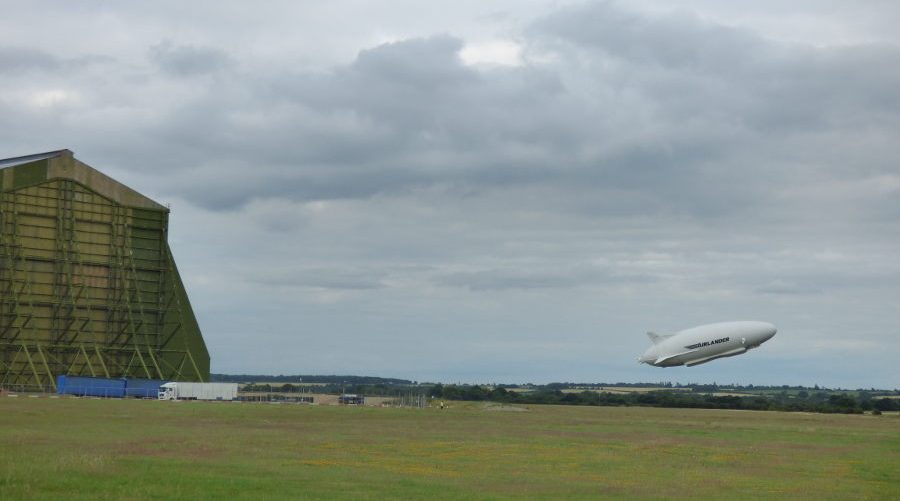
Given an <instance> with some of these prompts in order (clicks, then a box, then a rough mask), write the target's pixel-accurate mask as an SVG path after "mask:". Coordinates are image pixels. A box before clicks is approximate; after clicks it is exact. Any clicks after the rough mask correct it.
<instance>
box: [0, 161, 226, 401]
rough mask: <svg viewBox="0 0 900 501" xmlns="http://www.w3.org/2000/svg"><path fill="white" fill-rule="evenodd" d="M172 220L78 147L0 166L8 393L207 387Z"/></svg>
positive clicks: (1, 313) (0, 279)
mask: <svg viewBox="0 0 900 501" xmlns="http://www.w3.org/2000/svg"><path fill="white" fill-rule="evenodd" d="M168 217H169V210H168V208H166V207H165V206H162V205H160V204H158V203H156V202H154V201H153V200H151V199H149V198H147V197H145V196H144V195H141V194H140V193H138V192H136V191H134V190H132V189H131V188H128V187H127V186H125V185H123V184H121V183H119V182H117V181H115V180H113V179H112V178H110V177H108V176H106V175H104V174H102V173H100V172H99V171H97V170H95V169H93V168H92V167H90V166H88V165H87V164H84V163H82V162H80V161H79V160H77V159H76V158H74V156H73V154H72V152H71V151H69V150H60V151H53V152H48V153H40V154H36V155H29V156H25V157H16V158H9V159H5V160H0V386H5V387H31V388H41V389H43V390H55V389H56V376H58V375H60V374H66V375H80V376H99V377H135V378H150V379H168V380H180V381H206V380H208V379H209V353H208V351H207V349H206V344H205V343H204V341H203V337H202V335H201V332H200V327H199V325H198V324H197V320H196V318H195V316H194V313H193V310H192V309H191V305H190V302H189V300H188V296H187V293H186V291H185V288H184V284H183V283H182V281H181V277H180V276H179V274H178V268H177V267H176V266H175V260H174V259H173V258H172V253H171V250H170V249H169V245H168Z"/></svg>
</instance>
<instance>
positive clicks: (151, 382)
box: [125, 379, 168, 398]
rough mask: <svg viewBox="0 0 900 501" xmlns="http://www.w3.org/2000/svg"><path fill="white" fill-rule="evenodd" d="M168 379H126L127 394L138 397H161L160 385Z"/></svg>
mask: <svg viewBox="0 0 900 501" xmlns="http://www.w3.org/2000/svg"><path fill="white" fill-rule="evenodd" d="M165 383H168V381H161V380H159V379H126V380H125V396H126V397H136V398H159V387H160V386H162V385H163V384H165Z"/></svg>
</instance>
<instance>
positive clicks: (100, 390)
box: [56, 376, 125, 398]
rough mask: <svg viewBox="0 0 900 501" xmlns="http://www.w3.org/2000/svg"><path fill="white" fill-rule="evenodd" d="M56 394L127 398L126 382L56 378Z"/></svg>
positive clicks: (100, 378)
mask: <svg viewBox="0 0 900 501" xmlns="http://www.w3.org/2000/svg"><path fill="white" fill-rule="evenodd" d="M56 392H57V393H59V394H60V395H77V396H79V397H107V398H122V397H124V396H125V380H124V379H106V378H102V377H84V376H56Z"/></svg>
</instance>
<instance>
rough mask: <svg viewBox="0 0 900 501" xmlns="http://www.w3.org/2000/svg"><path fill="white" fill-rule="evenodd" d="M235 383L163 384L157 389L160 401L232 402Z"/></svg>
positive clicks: (235, 393)
mask: <svg viewBox="0 0 900 501" xmlns="http://www.w3.org/2000/svg"><path fill="white" fill-rule="evenodd" d="M237 390H238V385H237V383H181V382H174V383H165V384H163V385H162V386H160V387H159V399H160V400H234V399H236V398H237Z"/></svg>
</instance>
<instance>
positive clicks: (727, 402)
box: [430, 384, 900, 414]
mask: <svg viewBox="0 0 900 501" xmlns="http://www.w3.org/2000/svg"><path fill="white" fill-rule="evenodd" d="M430 394H431V396H433V397H435V398H442V399H447V400H470V401H489V402H500V403H511V404H555V405H595V406H645V407H690V408H702V409H744V410H761V411H801V412H826V413H846V414H853V413H862V412H864V411H878V412H883V411H897V410H900V403H898V401H897V399H892V398H876V397H872V396H871V395H870V394H869V393H868V392H865V391H862V392H857V394H856V395H852V394H848V393H829V392H827V391H819V392H814V393H812V394H810V393H809V392H805V391H803V392H801V395H802V396H789V395H784V394H777V393H776V394H771V395H765V396H764V395H747V396H731V395H729V396H717V395H711V394H706V393H694V392H692V391H691V392H686V391H683V392H673V391H650V392H634V393H610V392H602V391H601V392H597V391H587V390H585V391H581V392H574V393H572V392H570V393H566V392H563V391H561V390H559V389H552V388H543V389H539V390H534V391H527V392H516V391H509V390H507V389H506V388H504V387H496V388H490V387H485V386H477V385H446V386H444V385H441V384H437V385H435V386H433V387H432V388H431V391H430Z"/></svg>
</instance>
